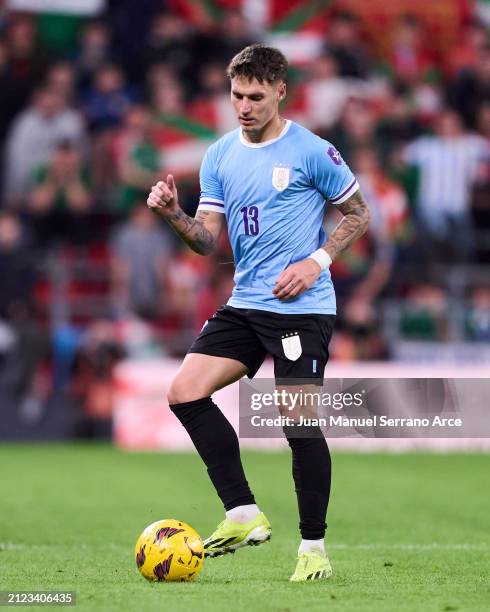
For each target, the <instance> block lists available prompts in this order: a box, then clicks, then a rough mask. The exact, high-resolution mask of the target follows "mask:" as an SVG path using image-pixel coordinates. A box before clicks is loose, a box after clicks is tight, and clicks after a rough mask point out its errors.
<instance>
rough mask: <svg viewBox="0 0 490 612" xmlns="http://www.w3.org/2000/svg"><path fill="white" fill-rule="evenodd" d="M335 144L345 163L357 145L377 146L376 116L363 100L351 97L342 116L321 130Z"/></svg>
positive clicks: (351, 157)
mask: <svg viewBox="0 0 490 612" xmlns="http://www.w3.org/2000/svg"><path fill="white" fill-rule="evenodd" d="M322 135H325V136H326V138H327V140H330V141H331V142H333V143H334V144H335V146H336V147H337V148H338V150H339V151H342V157H343V158H344V159H345V161H346V162H347V163H350V162H351V160H352V159H353V156H354V154H355V151H356V150H357V148H358V147H361V146H362V147H364V146H373V147H375V148H376V149H378V148H379V146H380V145H379V140H378V138H377V123H376V116H375V114H374V111H373V109H372V108H371V106H370V105H369V103H368V102H367V101H365V100H361V99H356V98H352V99H350V100H349V101H348V102H347V103H346V105H345V106H344V109H343V113H342V116H341V117H340V121H339V122H338V123H337V124H334V125H333V126H332V129H330V130H328V131H325V132H322Z"/></svg>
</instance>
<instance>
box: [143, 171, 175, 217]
mask: <svg viewBox="0 0 490 612" xmlns="http://www.w3.org/2000/svg"><path fill="white" fill-rule="evenodd" d="M178 203H179V202H178V196H177V187H176V186H175V181H174V177H173V176H172V175H171V174H169V175H168V176H167V181H166V182H165V181H158V183H157V184H156V185H153V187H152V188H151V191H150V195H149V196H148V199H147V200H146V204H147V206H148V208H149V209H150V210H152V211H153V212H154V213H156V214H157V215H159V216H161V217H167V216H169V215H170V214H171V213H172V212H174V211H175V209H176V208H177V207H178Z"/></svg>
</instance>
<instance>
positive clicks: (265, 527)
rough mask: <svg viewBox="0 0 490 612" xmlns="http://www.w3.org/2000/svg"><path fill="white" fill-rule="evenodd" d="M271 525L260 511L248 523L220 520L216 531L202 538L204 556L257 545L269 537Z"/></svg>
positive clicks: (218, 554) (223, 553) (213, 555)
mask: <svg viewBox="0 0 490 612" xmlns="http://www.w3.org/2000/svg"><path fill="white" fill-rule="evenodd" d="M271 533H272V530H271V525H270V523H269V521H268V520H267V518H266V516H265V515H264V514H263V513H262V512H261V513H260V514H258V515H257V516H256V517H255V518H254V519H253V520H252V521H249V522H248V523H235V522H233V521H230V520H229V519H225V520H224V521H221V523H220V524H219V525H218V527H217V529H216V531H215V532H214V533H213V534H211V535H210V536H209V538H207V540H204V556H205V557H219V556H220V555H226V553H234V552H235V550H237V549H238V548H242V547H243V546H258V545H259V544H263V543H264V542H267V541H268V540H270V539H271Z"/></svg>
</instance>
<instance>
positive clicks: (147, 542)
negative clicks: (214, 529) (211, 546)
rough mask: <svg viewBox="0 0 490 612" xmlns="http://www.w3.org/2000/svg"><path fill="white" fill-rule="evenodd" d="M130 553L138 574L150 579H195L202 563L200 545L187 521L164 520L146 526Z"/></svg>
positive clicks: (201, 548) (202, 547) (161, 580)
mask: <svg viewBox="0 0 490 612" xmlns="http://www.w3.org/2000/svg"><path fill="white" fill-rule="evenodd" d="M134 556H135V559H136V565H137V566H138V569H139V571H140V572H141V574H142V575H143V576H144V577H145V578H146V579H147V580H150V581H152V582H155V581H158V582H163V581H169V582H172V581H177V582H182V581H186V580H195V578H196V577H197V576H198V575H199V572H200V571H201V569H202V566H203V563H204V544H203V542H202V540H201V538H200V537H199V534H198V533H197V532H196V531H195V530H194V529H193V528H192V527H191V526H190V525H187V523H183V522H182V521H176V520H173V519H165V520H162V521H156V522H155V523H152V524H151V525H148V527H147V528H146V529H145V530H144V531H143V533H142V534H141V535H140V537H139V538H138V541H137V542H136V546H135V549H134Z"/></svg>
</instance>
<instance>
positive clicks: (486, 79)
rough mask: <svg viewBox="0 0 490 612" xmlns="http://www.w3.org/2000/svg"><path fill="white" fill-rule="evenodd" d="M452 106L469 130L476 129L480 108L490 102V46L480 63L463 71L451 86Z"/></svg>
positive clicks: (484, 50)
mask: <svg viewBox="0 0 490 612" xmlns="http://www.w3.org/2000/svg"><path fill="white" fill-rule="evenodd" d="M448 99H449V102H450V104H451V105H452V106H453V107H454V108H455V109H456V110H457V111H458V112H459V113H460V114H461V115H462V117H463V119H464V120H465V123H466V125H467V126H468V127H469V128H475V125H476V124H475V120H476V117H477V116H478V108H479V107H480V105H481V104H484V103H488V102H490V45H487V46H486V47H484V49H483V51H482V52H481V54H480V58H479V61H478V63H477V64H476V65H475V66H474V67H473V68H471V69H468V70H463V71H462V72H461V73H460V74H459V75H458V77H457V78H456V79H455V80H454V81H453V82H452V83H450V84H449V87H448Z"/></svg>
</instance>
